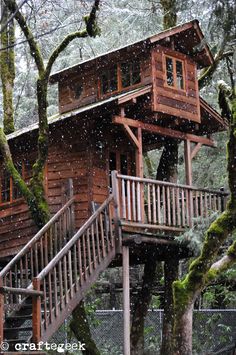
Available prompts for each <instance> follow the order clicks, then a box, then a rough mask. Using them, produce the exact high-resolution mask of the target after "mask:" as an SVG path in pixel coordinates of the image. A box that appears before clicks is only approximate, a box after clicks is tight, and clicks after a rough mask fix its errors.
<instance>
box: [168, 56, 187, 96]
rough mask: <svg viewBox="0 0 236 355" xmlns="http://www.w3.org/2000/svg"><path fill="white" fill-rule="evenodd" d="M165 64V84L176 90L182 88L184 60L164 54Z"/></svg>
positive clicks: (183, 84) (183, 83) (183, 82)
mask: <svg viewBox="0 0 236 355" xmlns="http://www.w3.org/2000/svg"><path fill="white" fill-rule="evenodd" d="M165 65H166V68H165V69H166V84H167V86H170V87H173V88H175V89H178V90H184V89H185V80H184V62H183V61H182V60H179V59H176V58H172V57H167V56H166V57H165Z"/></svg>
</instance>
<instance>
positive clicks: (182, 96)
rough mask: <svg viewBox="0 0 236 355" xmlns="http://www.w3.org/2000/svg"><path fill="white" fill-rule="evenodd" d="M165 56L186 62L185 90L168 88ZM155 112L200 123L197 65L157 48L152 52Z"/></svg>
mask: <svg viewBox="0 0 236 355" xmlns="http://www.w3.org/2000/svg"><path fill="white" fill-rule="evenodd" d="M165 55H168V56H172V57H174V58H177V59H180V60H182V61H184V77H185V90H177V89H175V88H172V87H167V85H166V82H165ZM152 70H153V72H152V75H153V111H156V112H160V113H164V114H167V115H171V116H175V117H179V118H184V119H187V120H190V121H194V122H198V123H199V122H200V104H199V93H198V83H197V76H196V64H195V63H194V62H193V61H192V60H191V59H190V58H189V57H188V56H186V55H184V54H182V53H179V52H176V51H173V50H171V49H169V48H166V47H162V46H157V47H156V48H155V49H153V51H152Z"/></svg>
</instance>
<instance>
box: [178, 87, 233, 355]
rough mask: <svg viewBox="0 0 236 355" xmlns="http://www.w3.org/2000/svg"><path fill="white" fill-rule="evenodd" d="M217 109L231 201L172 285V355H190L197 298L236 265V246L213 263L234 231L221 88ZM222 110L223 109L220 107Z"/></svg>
mask: <svg viewBox="0 0 236 355" xmlns="http://www.w3.org/2000/svg"><path fill="white" fill-rule="evenodd" d="M220 106H221V108H222V109H223V110H224V112H225V113H227V116H228V120H229V122H230V129H229V141H228V144H227V157H228V180H229V188H230V199H229V202H228V204H227V207H226V211H225V212H223V213H222V214H221V215H220V216H219V217H218V218H217V219H216V220H215V221H214V222H213V223H212V224H211V226H210V227H209V228H208V230H207V232H206V236H205V241H204V244H203V247H202V251H201V254H200V256H199V257H198V258H197V259H196V260H194V261H193V262H192V264H191V265H190V267H189V271H188V274H187V275H186V276H185V278H184V279H183V280H182V281H176V282H174V284H173V296H174V317H175V320H174V344H175V347H174V354H175V355H180V354H181V355H191V354H192V310H193V306H194V302H195V300H196V298H197V297H198V296H199V294H200V293H201V291H202V290H203V289H204V288H205V286H206V285H207V284H208V283H209V282H210V281H211V280H213V279H214V278H215V277H217V275H218V274H220V272H222V271H224V270H226V269H227V268H229V267H230V266H231V265H232V264H233V263H235V262H236V242H234V243H233V244H232V246H231V247H230V248H229V249H228V251H227V253H226V255H225V256H223V257H222V258H221V259H220V260H219V261H217V262H215V259H216V257H217V255H218V253H219V250H220V247H221V246H222V244H223V243H224V242H225V240H226V239H227V237H228V236H229V235H231V234H232V233H233V232H235V230H236V95H235V88H233V89H232V91H230V90H228V89H225V88H224V87H223V86H221V87H220ZM222 106H223V107H222Z"/></svg>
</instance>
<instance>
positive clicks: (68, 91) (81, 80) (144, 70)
mask: <svg viewBox="0 0 236 355" xmlns="http://www.w3.org/2000/svg"><path fill="white" fill-rule="evenodd" d="M130 58H131V59H133V57H130V53H128V54H127V55H124V56H123V57H122V58H118V59H117V61H118V60H120V61H127V62H130V61H131V59H130ZM138 59H139V60H140V72H141V73H140V74H141V82H140V84H136V85H135V86H134V87H139V86H142V85H146V84H149V83H151V81H152V77H151V62H150V59H149V56H145V57H144V56H141V58H140V57H137V60H138ZM117 61H116V62H114V60H113V61H111V62H105V63H103V65H101V64H100V65H99V66H97V67H95V66H94V67H93V68H89V69H87V70H86V69H84V72H81V71H79V72H75V73H73V74H70V75H69V76H67V77H65V78H63V79H61V81H59V112H60V113H64V112H68V111H70V110H73V109H75V108H77V107H80V106H81V107H82V106H86V105H89V104H91V103H93V102H96V101H97V100H99V99H100V93H99V90H98V87H99V83H98V78H99V75H100V74H101V72H102V71H103V70H104V69H105V68H106V67H107V68H109V67H110V66H111V65H114V64H115V63H117ZM76 85H82V86H83V91H82V93H81V96H80V98H79V99H76V98H75V94H74V88H75V87H76ZM132 88H133V86H131V87H128V88H126V89H123V90H122V92H125V91H129V90H130V89H132ZM112 95H114V92H112V93H110V94H106V95H104V97H103V98H107V97H109V96H112Z"/></svg>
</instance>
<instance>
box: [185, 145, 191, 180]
mask: <svg viewBox="0 0 236 355" xmlns="http://www.w3.org/2000/svg"><path fill="white" fill-rule="evenodd" d="M184 159H185V177H186V185H190V186H192V184H193V179H192V159H191V142H190V141H189V140H186V141H184Z"/></svg>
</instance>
